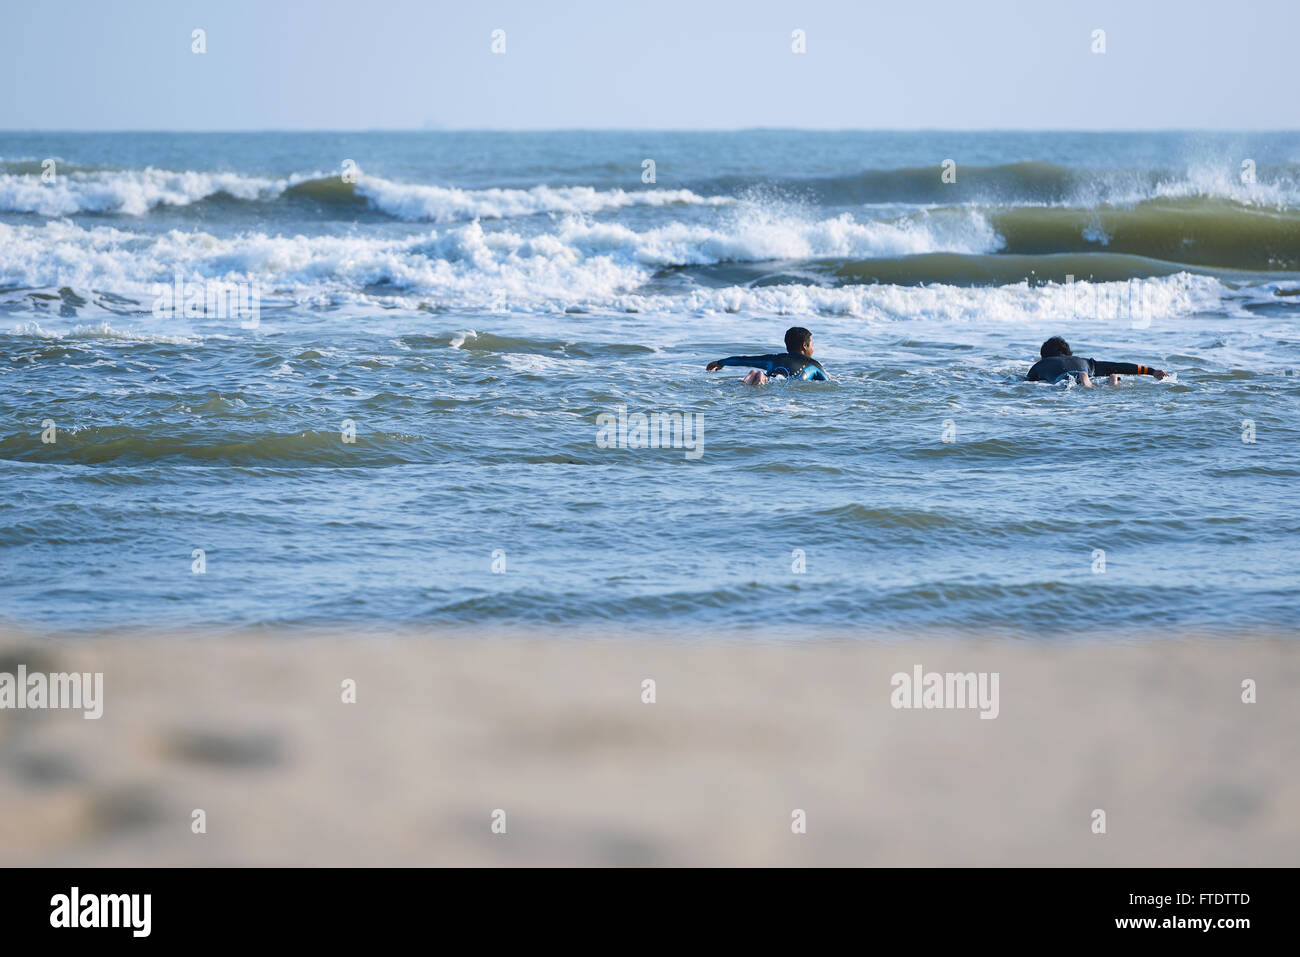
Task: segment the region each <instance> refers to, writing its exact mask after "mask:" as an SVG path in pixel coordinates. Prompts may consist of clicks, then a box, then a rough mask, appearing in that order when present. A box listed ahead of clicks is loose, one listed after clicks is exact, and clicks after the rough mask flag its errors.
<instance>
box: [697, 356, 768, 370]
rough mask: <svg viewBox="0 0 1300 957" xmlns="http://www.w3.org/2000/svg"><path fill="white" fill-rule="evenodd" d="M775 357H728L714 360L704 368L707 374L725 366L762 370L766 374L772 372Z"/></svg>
mask: <svg viewBox="0 0 1300 957" xmlns="http://www.w3.org/2000/svg"><path fill="white" fill-rule="evenodd" d="M774 358H776V357H775V356H727V358H725V359H714V360H713V361H712V362H710V363H709V364H708V365H706V366H705V367H704V371H705V372H713V371H714V370H715V369H721V368H722V367H723V366H745V367H747V368H750V369H762V370H763V371H764V372H771V371H772V360H773V359H774Z"/></svg>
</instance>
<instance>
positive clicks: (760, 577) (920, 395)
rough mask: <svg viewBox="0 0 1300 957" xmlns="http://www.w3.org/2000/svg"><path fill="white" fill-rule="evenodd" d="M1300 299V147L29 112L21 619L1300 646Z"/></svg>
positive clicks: (15, 464) (7, 176) (13, 232)
mask: <svg viewBox="0 0 1300 957" xmlns="http://www.w3.org/2000/svg"><path fill="white" fill-rule="evenodd" d="M194 290H198V292H197V293H195V292H194ZM230 290H235V293H234V294H232V295H230V296H228V297H227V292H229V291H230ZM223 297H225V298H223ZM227 306H229V307H230V308H226V307H227ZM1298 317H1300V134H1295V133H1259V134H1210V133H1185V134H1139V133H1124V134H1120V133H1113V134H1112V133H1010V132H1007V133H996V132H992V133H950V132H923V133H866V132H841V133H836V132H826V133H810V132H798V131H782V130H759V131H748V132H732V133H723V132H718V133H668V132H600V133H597V132H551V133H488V132H481V133H475V132H427V133H415V132H412V133H347V134H343V133H248V134H220V133H211V134H163V133H147V134H137V133H131V134H127V133H116V134H75V133H57V134H56V133H0V488H2V489H3V495H2V496H0V622H3V623H6V624H9V625H13V626H17V627H19V628H25V629H32V630H39V631H58V632H69V633H72V632H99V631H104V630H122V631H133V632H145V631H157V630H170V629H192V630H198V631H203V630H215V631H223V630H234V629H246V628H265V629H271V630H274V631H276V632H285V633H288V632H293V631H295V630H300V629H307V628H319V627H321V626H330V627H339V628H342V629H344V630H347V631H349V632H383V631H389V630H392V629H395V628H405V627H425V626H438V627H443V626H445V627H449V628H453V627H454V628H471V629H480V628H487V629H498V628H501V629H505V628H515V627H522V628H525V629H527V628H533V627H541V626H545V627H548V628H558V629H574V630H579V629H581V630H593V629H594V630H597V631H599V630H608V631H609V632H610V633H616V632H618V631H620V630H622V629H627V628H651V629H655V630H659V631H662V632H664V633H669V634H673V635H681V636H683V637H685V638H691V639H694V638H699V639H701V640H706V639H708V638H709V637H710V636H744V635H746V634H751V633H752V634H755V635H770V634H775V635H778V636H790V637H799V636H803V635H814V634H818V633H822V632H834V633H836V634H850V635H852V634H858V635H861V636H863V637H864V638H867V637H876V636H886V637H888V636H898V637H907V636H911V635H915V634H927V633H936V632H952V631H974V632H981V633H984V632H996V633H1001V634H1007V635H1013V636H1017V637H1024V638H1026V639H1034V640H1037V639H1044V640H1047V639H1054V638H1062V637H1077V636H1086V635H1095V636H1100V637H1108V636H1113V635H1116V634H1120V633H1124V634H1128V633H1135V634H1136V633H1140V634H1143V635H1149V636H1154V637H1158V636H1159V635H1162V634H1169V635H1175V634H1177V635H1183V634H1187V633H1195V634H1211V635H1221V636H1224V637H1231V636H1233V635H1238V634H1243V633H1246V632H1270V631H1280V630H1284V629H1289V628H1293V627H1294V625H1295V622H1296V620H1297V618H1300V557H1297V550H1296V548H1295V547H1294V541H1295V536H1296V534H1297V531H1298V530H1300V529H1298V526H1300V492H1298V491H1297V478H1300V375H1298V373H1300V326H1298V325H1297V319H1298ZM794 325H799V326H805V327H807V328H808V329H810V330H811V331H812V333H813V335H814V342H815V348H816V358H817V359H819V360H820V361H822V362H823V363H824V365H825V368H826V370H827V372H828V373H829V374H830V376H831V381H829V382H824V383H823V382H784V381H781V382H777V383H774V384H772V385H769V386H766V387H763V388H758V389H754V388H749V387H746V386H744V385H742V384H741V382H740V377H741V375H742V374H743V372H744V370H742V369H737V368H727V369H724V370H723V371H721V372H715V373H706V372H705V369H704V367H705V365H706V363H708V362H709V361H710V360H713V359H717V358H721V357H723V356H727V355H732V354H747V355H748V354H756V353H767V352H779V351H782V347H781V341H782V334H783V332H784V330H785V329H786V328H787V327H790V326H794ZM1052 335H1061V336H1064V337H1065V338H1066V339H1068V340H1069V342H1070V344H1071V346H1072V347H1073V349H1074V351H1075V353H1076V354H1078V355H1083V356H1090V357H1095V358H1099V359H1109V360H1113V361H1124V362H1135V363H1141V364H1144V365H1149V366H1155V367H1159V368H1162V369H1165V370H1167V371H1169V372H1170V373H1171V376H1170V377H1169V378H1168V379H1165V380H1164V381H1156V380H1155V379H1154V378H1150V377H1124V378H1123V379H1122V380H1121V381H1120V382H1119V383H1118V384H1115V385H1110V384H1107V385H1103V386H1101V387H1099V388H1093V389H1085V388H1082V387H1078V386H1071V385H1069V384H1067V385H1063V386H1049V385H1044V384H1038V383H1028V382H1025V381H1023V377H1024V374H1025V372H1026V370H1027V369H1028V368H1029V366H1030V364H1031V363H1032V361H1033V360H1034V359H1035V358H1037V355H1038V348H1039V345H1040V343H1041V342H1042V341H1043V340H1044V339H1046V338H1047V337H1049V336H1052ZM642 416H644V417H645V418H644V419H642V418H641V417H642ZM610 422H616V423H618V426H617V428H613V429H611V428H610V426H609V423H610ZM651 422H652V423H654V424H655V426H656V427H657V428H656V429H655V431H654V434H653V435H652V436H650V437H649V439H646V435H647V432H646V430H643V429H639V428H638V425H639V424H644V423H651ZM659 426H662V427H663V430H664V431H662V432H661V431H660V429H659V428H658V427H659ZM638 437H640V439H642V440H643V441H638ZM674 440H676V441H674ZM643 446H644V447H643Z"/></svg>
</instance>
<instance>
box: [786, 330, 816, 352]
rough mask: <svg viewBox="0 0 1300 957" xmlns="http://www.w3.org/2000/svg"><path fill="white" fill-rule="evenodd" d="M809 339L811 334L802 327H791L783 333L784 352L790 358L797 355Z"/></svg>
mask: <svg viewBox="0 0 1300 957" xmlns="http://www.w3.org/2000/svg"><path fill="white" fill-rule="evenodd" d="M811 338H812V333H811V332H809V331H808V330H807V329H805V328H804V327H803V326H791V327H790V328H789V329H787V330H786V331H785V351H786V352H788V353H790V355H792V356H795V355H798V354H799V353H801V352H803V347H804V346H806V345H807V344H808V340H809V339H811Z"/></svg>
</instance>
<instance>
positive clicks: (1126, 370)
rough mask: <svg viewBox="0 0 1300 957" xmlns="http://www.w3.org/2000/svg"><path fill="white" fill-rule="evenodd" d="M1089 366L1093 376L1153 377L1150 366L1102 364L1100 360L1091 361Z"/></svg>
mask: <svg viewBox="0 0 1300 957" xmlns="http://www.w3.org/2000/svg"><path fill="white" fill-rule="evenodd" d="M1088 365H1090V366H1091V367H1092V374H1093V375H1151V374H1152V373H1151V367H1150V366H1139V365H1134V364H1133V363H1132V362H1102V361H1101V360H1100V359H1089V360H1088Z"/></svg>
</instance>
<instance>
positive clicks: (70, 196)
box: [0, 166, 735, 223]
mask: <svg viewBox="0 0 1300 957" xmlns="http://www.w3.org/2000/svg"><path fill="white" fill-rule="evenodd" d="M55 172H56V176H55V179H54V180H53V182H49V183H46V182H44V181H42V179H41V177H40V176H39V175H37V174H35V173H25V174H20V173H0V212H17V213H36V214H38V215H41V216H72V215H75V214H77V213H115V214H121V215H127V216H143V215H145V214H147V213H148V212H149V211H150V210H152V209H154V208H155V207H158V206H188V205H190V204H191V203H196V202H199V201H200V200H204V199H208V198H210V197H213V196H216V195H218V194H222V193H224V194H226V195H228V196H232V197H234V198H236V199H241V200H247V201H255V200H261V201H266V200H274V199H278V198H279V197H281V196H282V195H284V193H285V191H286V190H287V189H290V188H291V187H295V186H303V185H304V184H308V183H313V182H315V183H322V184H333V185H337V186H338V187H339V194H338V195H340V196H343V197H346V195H347V193H346V188H345V187H343V182H342V179H341V178H340V177H339V175H338V174H330V173H322V172H315V173H308V174H301V173H300V174H295V175H293V176H289V177H286V178H271V177H261V176H248V175H244V174H241V173H213V172H196V171H192V170H186V171H179V172H178V171H174V170H164V169H154V168H152V167H149V168H145V169H131V170H93V171H92V170H72V171H69V172H62V173H60V172H58V167H57V166H56V167H55ZM354 188H355V191H356V195H358V196H360V197H361V198H363V199H364V200H366V201H367V202H368V203H369V204H370V205H371V206H372V207H374V208H375V209H377V210H379V211H380V212H383V213H387V214H388V215H390V216H394V217H396V218H398V219H404V220H410V221H417V222H418V221H428V222H433V223H450V222H463V221H465V220H471V219H505V218H509V217H514V216H531V215H533V214H536V213H596V212H601V211H604V210H615V209H623V208H626V207H629V206H673V205H703V206H726V205H729V204H731V203H734V202H735V200H734V199H733V198H731V197H727V196H712V197H704V196H699V195H697V194H695V193H693V192H691V191H690V190H687V189H645V190H631V191H629V190H623V189H606V190H599V189H595V188H593V187H590V186H544V185H543V186H534V187H532V188H531V189H501V188H494V189H459V188H455V187H448V186H427V185H421V184H410V183H397V182H393V181H391V180H387V179H383V178H380V177H376V176H366V175H361V176H360V177H359V178H358V180H357V182H356V184H355V187H354Z"/></svg>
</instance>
